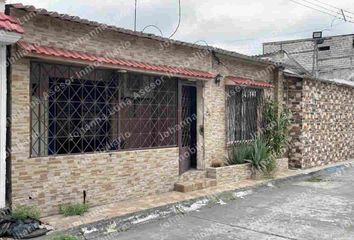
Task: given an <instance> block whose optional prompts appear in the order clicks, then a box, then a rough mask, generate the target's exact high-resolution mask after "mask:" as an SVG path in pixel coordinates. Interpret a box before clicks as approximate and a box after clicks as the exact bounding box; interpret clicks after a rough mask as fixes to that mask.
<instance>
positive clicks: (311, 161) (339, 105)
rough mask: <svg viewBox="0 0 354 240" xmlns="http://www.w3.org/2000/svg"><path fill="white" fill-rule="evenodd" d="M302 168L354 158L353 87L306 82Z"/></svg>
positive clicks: (304, 88) (303, 105)
mask: <svg viewBox="0 0 354 240" xmlns="http://www.w3.org/2000/svg"><path fill="white" fill-rule="evenodd" d="M302 107H303V111H302V112H303V127H302V134H301V140H302V143H303V145H304V146H303V147H304V150H303V167H304V168H308V167H313V166H320V165H325V164H330V163H335V162H340V161H345V160H349V159H352V158H354V87H349V86H343V85H337V84H333V83H328V82H320V81H315V80H310V79H305V80H304V84H303V104H302Z"/></svg>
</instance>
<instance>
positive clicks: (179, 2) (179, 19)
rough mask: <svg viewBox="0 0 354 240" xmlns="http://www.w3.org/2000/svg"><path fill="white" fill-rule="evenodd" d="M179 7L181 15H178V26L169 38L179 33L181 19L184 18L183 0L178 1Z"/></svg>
mask: <svg viewBox="0 0 354 240" xmlns="http://www.w3.org/2000/svg"><path fill="white" fill-rule="evenodd" d="M178 5H179V7H178V8H179V14H178V25H177V27H176V29H175V31H174V32H173V33H172V34H171V36H170V37H169V38H172V37H173V36H174V35H175V34H176V33H177V31H178V29H179V26H180V25H181V18H182V7H181V0H178Z"/></svg>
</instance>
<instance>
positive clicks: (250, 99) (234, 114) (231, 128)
mask: <svg viewBox="0 0 354 240" xmlns="http://www.w3.org/2000/svg"><path fill="white" fill-rule="evenodd" d="M227 93H228V95H227V103H226V111H227V141H228V144H233V143H238V142H245V141H249V140H252V139H253V137H254V136H255V135H256V134H257V132H258V129H259V128H260V127H261V123H262V119H261V118H262V114H261V112H262V105H263V89H256V88H242V87H239V86H228V87H227Z"/></svg>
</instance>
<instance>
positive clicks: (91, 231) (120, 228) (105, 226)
mask: <svg viewBox="0 0 354 240" xmlns="http://www.w3.org/2000/svg"><path fill="white" fill-rule="evenodd" d="M353 167H354V163H352V162H350V163H343V164H340V165H336V166H331V167H328V168H323V169H320V170H315V171H309V172H307V173H301V174H297V175H294V176H289V177H283V178H278V179H273V180H268V181H265V182H262V183H258V184H256V185H253V186H248V187H243V188H238V189H235V190H231V191H226V192H221V193H217V194H214V195H206V196H203V197H198V198H194V199H191V200H186V201H181V202H177V203H172V204H168V205H164V206H160V207H156V208H151V209H147V210H143V211H139V212H135V213H131V214H127V215H124V216H119V217H115V218H111V219H106V220H101V221H97V222H93V223H90V224H84V225H81V226H77V227H73V228H69V229H66V230H64V231H59V232H53V233H52V234H50V235H47V236H44V237H41V238H36V239H37V240H52V239H53V236H56V235H58V234H64V235H72V236H76V237H77V238H78V239H85V240H90V239H111V238H110V235H113V234H118V233H120V232H125V231H127V230H129V229H130V228H131V227H133V226H135V225H139V224H143V223H148V222H152V221H158V220H161V219H164V218H167V217H172V216H176V217H177V216H179V217H183V216H185V215H187V214H189V213H191V212H194V211H197V210H200V209H203V208H206V207H209V208H210V207H213V206H216V205H224V204H225V203H226V202H230V201H233V200H236V199H238V198H243V197H244V196H246V195H248V194H250V193H254V192H262V191H265V190H266V189H268V188H269V187H273V186H276V185H278V186H279V185H284V184H287V183H289V182H294V181H304V180H307V179H309V178H312V177H316V176H320V175H331V174H338V173H340V172H344V171H345V170H346V169H348V168H353ZM166 224H173V222H172V223H171V222H166V223H163V224H162V225H165V226H166ZM102 235H104V236H106V237H102Z"/></svg>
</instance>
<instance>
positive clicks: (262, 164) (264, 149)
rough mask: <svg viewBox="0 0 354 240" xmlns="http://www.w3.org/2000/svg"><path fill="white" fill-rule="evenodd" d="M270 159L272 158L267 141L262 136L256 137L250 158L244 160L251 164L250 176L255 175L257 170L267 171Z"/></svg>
mask: <svg viewBox="0 0 354 240" xmlns="http://www.w3.org/2000/svg"><path fill="white" fill-rule="evenodd" d="M272 161H274V159H273V158H272V155H271V153H270V151H269V147H268V146H267V142H266V141H265V140H264V139H263V138H256V139H255V140H254V141H253V144H252V155H251V159H247V160H246V162H248V163H250V164H251V171H252V176H253V177H255V176H256V174H257V172H263V173H268V171H270V170H271V169H270V165H271V163H272ZM273 170H274V169H273Z"/></svg>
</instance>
